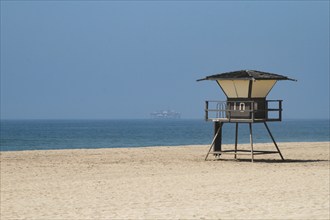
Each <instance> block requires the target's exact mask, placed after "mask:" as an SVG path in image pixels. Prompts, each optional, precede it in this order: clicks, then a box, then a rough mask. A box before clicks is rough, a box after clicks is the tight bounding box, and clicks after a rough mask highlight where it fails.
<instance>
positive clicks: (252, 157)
mask: <svg viewBox="0 0 330 220" xmlns="http://www.w3.org/2000/svg"><path fill="white" fill-rule="evenodd" d="M249 127H250V145H251V162H253V160H254V153H253V138H252V123H249Z"/></svg>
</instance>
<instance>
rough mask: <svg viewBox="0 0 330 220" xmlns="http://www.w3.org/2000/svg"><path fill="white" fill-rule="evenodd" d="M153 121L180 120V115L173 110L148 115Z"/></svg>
mask: <svg viewBox="0 0 330 220" xmlns="http://www.w3.org/2000/svg"><path fill="white" fill-rule="evenodd" d="M150 116H151V118H153V119H180V118H181V113H180V112H176V111H173V110H161V111H155V112H151V113H150Z"/></svg>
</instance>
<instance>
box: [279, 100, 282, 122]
mask: <svg viewBox="0 0 330 220" xmlns="http://www.w3.org/2000/svg"><path fill="white" fill-rule="evenodd" d="M278 108H279V113H278V117H279V119H280V121H282V100H279V103H278Z"/></svg>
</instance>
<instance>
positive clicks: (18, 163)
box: [1, 142, 330, 220]
mask: <svg viewBox="0 0 330 220" xmlns="http://www.w3.org/2000/svg"><path fill="white" fill-rule="evenodd" d="M329 144H330V142H319V143H279V147H280V149H281V150H282V153H283V155H284V157H285V158H286V159H287V160H286V161H285V162H282V161H281V160H280V159H279V155H275V154H274V155H260V156H256V157H255V158H256V160H255V163H251V162H250V160H248V159H245V160H244V159H241V160H238V161H234V160H210V161H204V157H205V154H206V153H207V150H208V148H209V146H206V145H205V146H180V147H149V148H129V149H93V150H56V151H25V152H2V153H1V220H4V219H329V218H330V207H329V199H330V198H329V188H330V186H329V178H330V173H329V172H330V171H329ZM226 147H233V146H232V145H226ZM239 147H241V148H242V147H243V148H244V147H248V145H240V146H239ZM258 148H271V149H273V148H274V147H273V145H271V144H256V149H258ZM232 157H233V156H230V157H229V156H226V158H232ZM210 158H211V159H212V158H213V156H211V157H210ZM241 158H242V157H241ZM245 158H249V157H245ZM258 159H259V160H258Z"/></svg>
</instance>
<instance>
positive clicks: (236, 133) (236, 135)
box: [234, 122, 238, 159]
mask: <svg viewBox="0 0 330 220" xmlns="http://www.w3.org/2000/svg"><path fill="white" fill-rule="evenodd" d="M237 137H238V123H237V122H236V132H235V155H234V158H235V159H236V158H237Z"/></svg>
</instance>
